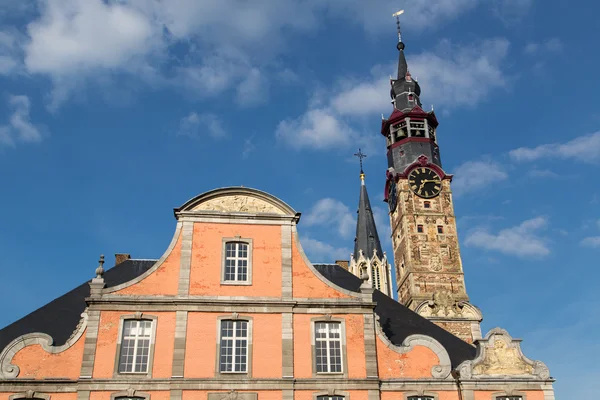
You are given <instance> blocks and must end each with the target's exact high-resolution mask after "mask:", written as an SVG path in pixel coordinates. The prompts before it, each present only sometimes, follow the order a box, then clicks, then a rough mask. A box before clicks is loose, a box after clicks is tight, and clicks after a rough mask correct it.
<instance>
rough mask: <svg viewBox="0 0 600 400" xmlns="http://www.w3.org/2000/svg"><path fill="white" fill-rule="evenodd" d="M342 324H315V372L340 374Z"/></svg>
mask: <svg viewBox="0 0 600 400" xmlns="http://www.w3.org/2000/svg"><path fill="white" fill-rule="evenodd" d="M341 331H342V324H340V323H339V322H317V323H315V364H316V369H317V372H342V340H341V336H342V332H341Z"/></svg>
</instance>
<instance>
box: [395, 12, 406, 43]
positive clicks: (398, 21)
mask: <svg viewBox="0 0 600 400" xmlns="http://www.w3.org/2000/svg"><path fill="white" fill-rule="evenodd" d="M402 14H404V10H400V11H397V12H395V13H393V14H392V17H396V26H397V27H398V43H402V31H400V15H402Z"/></svg>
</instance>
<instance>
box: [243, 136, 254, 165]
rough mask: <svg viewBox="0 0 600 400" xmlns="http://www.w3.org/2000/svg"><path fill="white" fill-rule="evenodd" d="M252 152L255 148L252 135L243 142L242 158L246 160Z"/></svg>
mask: <svg viewBox="0 0 600 400" xmlns="http://www.w3.org/2000/svg"><path fill="white" fill-rule="evenodd" d="M254 150H256V146H255V145H254V135H252V136H250V137H249V138H246V139H245V140H244V148H243V149H242V158H243V159H247V158H248V157H249V156H250V154H251V153H252V152H253V151H254Z"/></svg>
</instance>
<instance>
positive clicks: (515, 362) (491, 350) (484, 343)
mask: <svg viewBox="0 0 600 400" xmlns="http://www.w3.org/2000/svg"><path fill="white" fill-rule="evenodd" d="M476 344H477V356H476V357H475V359H474V360H468V361H464V362H463V363H462V364H460V365H459V366H458V371H459V373H460V376H461V378H462V379H478V378H483V379H485V378H489V377H501V378H505V377H518V378H525V379H543V380H545V379H548V378H549V377H550V372H549V370H548V367H546V365H545V364H544V363H543V362H541V361H533V360H530V359H529V358H527V357H525V355H524V354H523V352H522V351H521V340H520V339H513V338H512V337H511V336H510V335H509V334H508V332H506V331H505V330H504V329H501V328H494V329H492V330H491V331H489V332H488V334H487V335H486V336H485V338H484V339H480V340H478V341H477V342H476Z"/></svg>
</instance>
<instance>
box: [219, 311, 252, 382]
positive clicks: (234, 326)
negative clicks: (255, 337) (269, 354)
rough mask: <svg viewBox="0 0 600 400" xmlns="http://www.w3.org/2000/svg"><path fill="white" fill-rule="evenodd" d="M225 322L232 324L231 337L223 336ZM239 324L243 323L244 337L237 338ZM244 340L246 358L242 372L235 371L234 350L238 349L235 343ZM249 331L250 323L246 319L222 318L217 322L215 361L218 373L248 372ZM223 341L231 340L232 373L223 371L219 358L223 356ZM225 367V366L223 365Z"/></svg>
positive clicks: (240, 372) (239, 372)
mask: <svg viewBox="0 0 600 400" xmlns="http://www.w3.org/2000/svg"><path fill="white" fill-rule="evenodd" d="M226 322H231V323H233V336H225V337H224V336H223V324H224V323H226ZM239 323H245V324H246V336H243V337H242V336H240V337H238V336H237V325H238V324H239ZM240 338H241V339H242V340H243V339H245V340H246V352H245V356H246V362H245V364H244V370H243V371H235V367H236V362H235V357H236V349H239V348H240V347H236V341H237V340H238V339H240ZM250 338H251V330H250V321H248V320H246V319H231V318H223V319H220V320H219V358H218V360H217V362H218V364H219V373H221V374H247V373H248V372H249V369H250V368H249V364H250V352H251V346H250V344H251V341H250ZM223 339H226V340H231V343H232V347H231V349H232V350H231V357H232V362H231V367H232V371H227V370H223V368H222V367H223V363H222V362H221V357H222V355H223ZM225 365H227V364H225Z"/></svg>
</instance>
